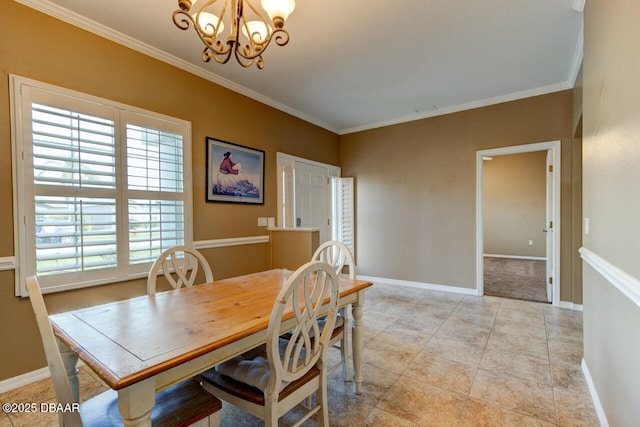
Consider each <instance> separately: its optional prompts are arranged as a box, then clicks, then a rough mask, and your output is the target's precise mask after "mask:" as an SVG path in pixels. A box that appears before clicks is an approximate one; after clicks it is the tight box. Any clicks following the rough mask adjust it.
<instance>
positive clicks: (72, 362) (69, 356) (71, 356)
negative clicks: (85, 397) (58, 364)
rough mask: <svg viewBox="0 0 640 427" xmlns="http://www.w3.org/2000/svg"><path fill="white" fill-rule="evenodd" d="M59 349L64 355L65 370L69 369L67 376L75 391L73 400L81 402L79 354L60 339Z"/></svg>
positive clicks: (72, 390) (73, 391) (72, 389)
mask: <svg viewBox="0 0 640 427" xmlns="http://www.w3.org/2000/svg"><path fill="white" fill-rule="evenodd" d="M58 350H59V351H60V356H61V357H62V364H63V365H64V370H65V371H67V378H69V384H70V385H71V392H72V393H73V401H74V402H80V381H78V368H77V364H78V355H77V354H75V353H74V352H73V351H71V350H69V347H67V346H66V345H64V344H63V343H62V342H60V341H58Z"/></svg>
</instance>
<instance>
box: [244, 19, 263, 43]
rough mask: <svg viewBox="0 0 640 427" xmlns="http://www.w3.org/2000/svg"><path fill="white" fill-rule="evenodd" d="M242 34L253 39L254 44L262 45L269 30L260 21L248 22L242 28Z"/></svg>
mask: <svg viewBox="0 0 640 427" xmlns="http://www.w3.org/2000/svg"><path fill="white" fill-rule="evenodd" d="M242 34H244V35H245V36H246V37H249V38H251V39H253V41H255V42H256V43H264V42H265V40H267V36H268V35H269V28H268V27H267V24H265V23H264V22H262V21H249V22H247V24H246V25H243V26H242Z"/></svg>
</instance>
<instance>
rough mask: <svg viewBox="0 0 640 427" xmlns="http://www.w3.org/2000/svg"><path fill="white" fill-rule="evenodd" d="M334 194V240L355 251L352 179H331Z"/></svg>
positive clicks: (353, 252)
mask: <svg viewBox="0 0 640 427" xmlns="http://www.w3.org/2000/svg"><path fill="white" fill-rule="evenodd" d="M332 179H333V194H334V203H333V211H334V215H333V216H334V220H333V227H334V228H333V236H334V239H336V240H339V241H341V242H343V243H344V244H345V245H347V247H348V248H349V249H350V250H351V253H352V254H353V255H354V257H355V254H356V251H355V209H354V181H353V178H352V177H346V178H340V177H333V178H332Z"/></svg>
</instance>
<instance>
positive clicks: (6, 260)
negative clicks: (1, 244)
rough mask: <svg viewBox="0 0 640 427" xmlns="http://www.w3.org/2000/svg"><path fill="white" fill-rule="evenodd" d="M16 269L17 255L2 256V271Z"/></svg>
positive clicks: (0, 260) (0, 265)
mask: <svg viewBox="0 0 640 427" xmlns="http://www.w3.org/2000/svg"><path fill="white" fill-rule="evenodd" d="M15 269H16V257H14V256H3V257H0V271H6V270H15Z"/></svg>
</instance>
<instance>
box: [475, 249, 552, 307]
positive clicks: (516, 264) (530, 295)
mask: <svg viewBox="0 0 640 427" xmlns="http://www.w3.org/2000/svg"><path fill="white" fill-rule="evenodd" d="M545 275H546V262H545V261H540V260H528V259H514V258H493V257H485V258H484V294H485V295H493V296H498V297H504V298H512V299H521V300H528V301H537V302H549V301H548V300H547V290H546V284H545Z"/></svg>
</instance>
